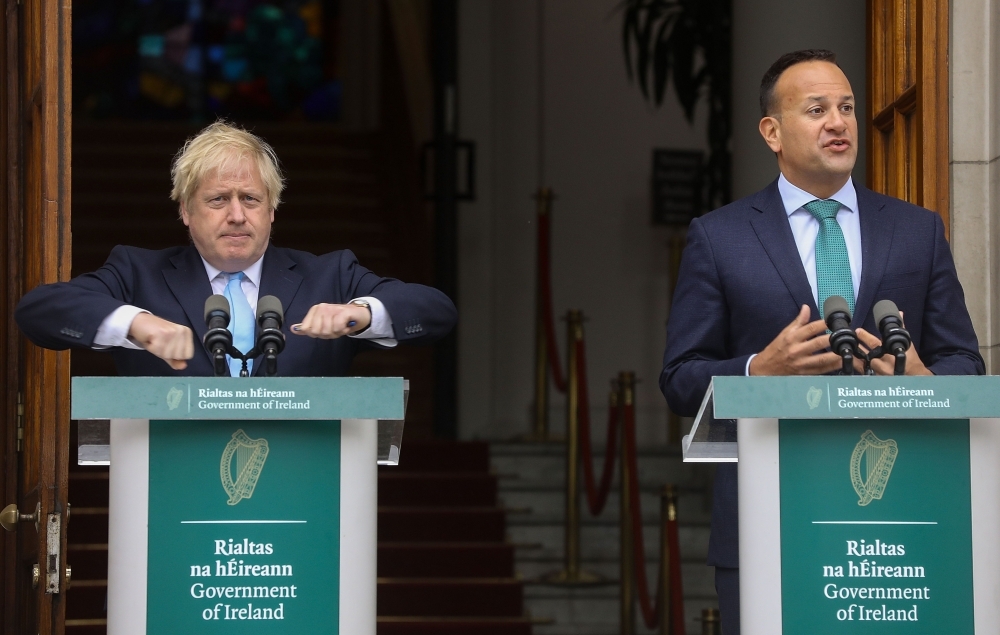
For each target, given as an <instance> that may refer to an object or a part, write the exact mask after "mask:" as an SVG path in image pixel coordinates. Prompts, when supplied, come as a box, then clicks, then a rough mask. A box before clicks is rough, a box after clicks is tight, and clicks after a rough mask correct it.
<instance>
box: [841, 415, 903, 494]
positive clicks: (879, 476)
mask: <svg viewBox="0 0 1000 635" xmlns="http://www.w3.org/2000/svg"><path fill="white" fill-rule="evenodd" d="M898 454H899V448H897V447H896V442H895V441H894V440H892V439H886V440H885V441H883V440H882V439H879V438H878V437H877V436H875V433H873V432H872V431H871V430H865V433H864V434H862V435H861V440H860V441H858V444H857V445H856V446H854V453H853V454H851V484H853V485H854V491H855V492H857V493H858V505H861V506H862V507H864V506H865V505H867V504H869V503H870V502H872V501H873V500H876V499H878V500H881V499H882V494H883V493H884V492H885V486H886V484H887V483H888V482H889V475H890V474H892V466H893V464H894V463H895V462H896V456H897V455H898Z"/></svg>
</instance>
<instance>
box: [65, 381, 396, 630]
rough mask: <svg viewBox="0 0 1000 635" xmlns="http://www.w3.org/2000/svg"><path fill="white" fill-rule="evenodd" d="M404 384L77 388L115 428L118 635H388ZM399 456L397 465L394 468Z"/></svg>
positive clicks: (78, 415) (112, 572)
mask: <svg viewBox="0 0 1000 635" xmlns="http://www.w3.org/2000/svg"><path fill="white" fill-rule="evenodd" d="M404 400H405V396H404V381H403V380H402V379H400V378H228V377H227V378H183V379H181V378H170V377H149V378H82V377H78V378H74V380H73V403H72V416H73V418H75V419H99V418H101V419H110V420H111V424H110V465H111V474H110V506H109V537H108V633H109V635H138V634H141V633H147V634H148V635H175V634H176V633H189V634H192V635H201V634H205V635H215V634H224V633H225V634H229V633H267V634H269V635H271V634H275V635H280V634H282V633H288V634H291V633H296V634H297V633H329V634H336V633H344V634H348V633H349V634H350V635H356V634H357V635H374V634H375V624H376V621H375V596H376V580H375V564H376V553H377V552H376V534H377V513H376V497H377V471H376V459H377V457H378V456H379V454H380V451H379V448H378V446H379V442H380V441H381V440H382V439H381V438H380V437H382V436H386V435H381V434H380V432H379V429H378V428H379V425H378V424H379V420H382V421H384V422H386V423H393V422H395V424H399V425H390V426H389V428H390V429H391V430H393V431H394V432H391V433H390V434H388V436H386V438H387V439H388V440H390V441H392V443H394V445H391V446H390V447H389V448H388V449H387V450H386V454H387V456H389V457H397V458H398V456H399V443H400V440H399V435H400V434H401V420H402V419H403V413H404V408H405V403H404ZM393 460H395V459H392V460H390V461H389V462H390V463H391V462H392V461H393Z"/></svg>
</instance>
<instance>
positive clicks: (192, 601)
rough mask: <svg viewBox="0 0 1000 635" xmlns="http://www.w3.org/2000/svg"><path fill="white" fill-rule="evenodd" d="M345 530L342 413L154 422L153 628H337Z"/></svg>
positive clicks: (149, 613)
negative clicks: (329, 418)
mask: <svg viewBox="0 0 1000 635" xmlns="http://www.w3.org/2000/svg"><path fill="white" fill-rule="evenodd" d="M339 530H340V422H339V421H336V422H323V423H320V422H313V421H288V422H282V424H281V425H273V424H270V423H264V424H262V423H259V422H254V421H238V420H237V421H151V422H150V424H149V544H150V545H155V546H156V548H155V549H150V550H149V556H148V561H147V562H148V564H147V574H146V575H147V581H148V582H147V585H148V586H147V597H148V601H147V602H148V603H147V608H146V632H147V633H148V634H149V635H160V634H162V635H175V634H176V633H232V632H240V633H303V632H310V631H312V630H313V628H314V626H315V625H316V624H325V625H336V624H337V622H338V615H339V610H338V598H339V591H338V584H339V574H340V566H339V556H340V548H339V545H340V540H339ZM325 632H329V633H335V632H337V631H336V629H335V628H333V629H330V630H327V631H325Z"/></svg>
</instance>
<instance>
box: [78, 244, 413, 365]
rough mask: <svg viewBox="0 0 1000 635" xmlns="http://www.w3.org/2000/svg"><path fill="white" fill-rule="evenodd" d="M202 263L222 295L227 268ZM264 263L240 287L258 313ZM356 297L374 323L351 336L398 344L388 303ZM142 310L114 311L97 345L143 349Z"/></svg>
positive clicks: (257, 264) (99, 333) (214, 288)
mask: <svg viewBox="0 0 1000 635" xmlns="http://www.w3.org/2000/svg"><path fill="white" fill-rule="evenodd" d="M201 262H202V263H203V264H204V265H205V273H206V275H207V276H208V280H209V282H210V283H211V285H212V293H216V294H219V295H222V294H223V291H224V290H225V288H226V285H227V284H228V283H229V276H228V275H227V274H226V273H225V272H224V271H220V270H219V269H216V268H215V267H213V266H212V265H210V264H208V261H206V260H205V259H204V258H202V259H201ZM263 262H264V257H263V256H261V257H260V259H259V260H257V262H255V263H253V264H252V265H250V266H249V267H247V268H246V269H244V270H243V280H242V281H241V282H240V288H242V289H243V293H244V295H246V297H247V302H248V303H250V310H252V311H253V312H254V313H256V312H257V296H258V295H259V294H260V272H261V268H262V264H263ZM355 299H356V300H364V301H365V302H367V303H368V306H370V307H371V311H372V322H371V325H370V326H369V327H368V328H367V329H366V330H365V331H364V332H363V333H359V334H357V335H348V337H354V338H358V339H367V340H374V341H375V343H377V344H380V345H382V346H385V347H387V348H392V347H393V346H395V345H396V343H397V342H396V340H395V338H394V337H393V336H394V335H395V334H394V333H393V330H392V317H391V316H390V315H389V312H388V311H386V310H385V305H384V304H382V302H381V301H380V300H379V299H378V298H372V297H369V296H364V297H361V298H355ZM352 302H353V300H352ZM140 313H149V311H146V310H145V309H140V308H139V307H135V306H131V305H128V304H126V305H124V306H120V307H118V308H117V309H115V310H114V311H112V312H111V314H110V315H108V317H106V318H104V321H103V322H101V325H100V326H99V327H98V328H97V334H96V335H95V336H94V348H110V347H112V346H121V347H122V348H132V349H141V348H142V347H141V346H139V345H137V344H136V343H135V342H133V341H132V340H130V339H129V338H128V332H129V329H131V328H132V320H134V319H135V316H137V315H139V314H140Z"/></svg>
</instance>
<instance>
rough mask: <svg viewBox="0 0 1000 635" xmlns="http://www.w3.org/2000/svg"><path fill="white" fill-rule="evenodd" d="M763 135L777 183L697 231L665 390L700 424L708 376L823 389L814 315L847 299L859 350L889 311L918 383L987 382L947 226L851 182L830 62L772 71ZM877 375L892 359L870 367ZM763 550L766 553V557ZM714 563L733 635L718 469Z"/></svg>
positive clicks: (734, 569) (734, 526)
mask: <svg viewBox="0 0 1000 635" xmlns="http://www.w3.org/2000/svg"><path fill="white" fill-rule="evenodd" d="M760 95H761V96H760V105H761V111H762V118H761V121H760V133H761V136H763V138H764V141H765V143H767V145H768V147H770V148H771V150H772V151H773V152H774V154H775V156H776V158H777V161H778V168H779V170H780V172H781V173H780V175H779V176H778V178H777V179H776V180H775V181H774V182H772V183H771V184H770V185H769V186H767V187H766V188H764V189H763V190H761V191H760V192H757V193H756V194H753V195H751V196H748V197H747V198H744V199H742V200H739V201H736V202H734V203H731V204H729V205H726V206H725V207H722V208H720V209H718V210H715V211H714V212H711V213H710V214H707V215H705V216H703V217H701V218H697V219H695V220H693V221H692V222H691V226H690V228H689V230H688V244H687V248H686V249H685V251H684V256H683V260H682V263H681V270H680V275H679V278H678V283H677V289H676V292H675V293H674V299H673V304H672V310H671V313H670V322H669V325H668V327H667V347H666V352H665V354H664V360H663V372H662V374H661V375H660V388H661V390H662V391H663V394H664V395H665V396H666V398H667V402H668V403H669V404H670V407H671V409H672V410H673V411H674V412H676V413H678V414H680V415H687V416H693V415H694V414H696V412H697V410H698V407H699V405H700V403H701V400H702V397H703V395H704V394H705V391H706V390H707V389H708V386H709V383H710V381H711V379H712V377H713V376H719V375H819V374H823V373H830V372H833V371H836V370H837V369H838V368H839V367H840V365H841V359H840V357H839V356H837V355H836V354H835V353H833V352H831V351H830V350H829V346H830V338H829V336H828V334H827V330H826V324H825V323H824V322H823V320H822V319H821V313H820V309H819V307H822V306H823V303H824V301H825V300H826V298H828V297H830V296H833V295H838V296H842V297H843V298H844V299H845V300H847V303H848V306H849V308H850V309H851V312H852V314H853V320H852V323H851V326H852V328H856V329H857V332H858V336H859V338H860V339H861V341H862V343H863V344H864V345H866V346H867V347H869V348H874V347H875V346H877V345H878V344H879V340H878V338H877V337H876V336H874V335H872V333H877V332H878V329H877V327H876V325H875V322H874V317H873V316H872V314H871V311H872V306H873V305H874V303H875V302H876V301H879V300H884V299H888V300H892V301H894V302H895V303H896V305H897V306H898V307H899V308H900V309H901V311H902V312H903V314H904V319H905V321H906V326H907V329H908V330H909V331H910V334H911V335H912V337H913V347H912V348H911V349H910V350H909V351H908V353H907V363H906V372H907V374H911V375H918V374H919V375H928V374H944V375H976V374H983V373H984V370H985V369H984V363H983V359H982V357H981V356H980V355H979V345H978V341H977V339H976V334H975V331H974V330H973V327H972V320H971V319H970V318H969V313H968V310H967V309H966V307H965V297H964V295H963V292H962V285H961V283H959V281H958V276H957V274H956V272H955V265H954V262H953V260H952V257H951V251H950V249H949V247H948V243H947V241H946V240H945V237H944V224H943V223H942V222H941V217H940V216H938V215H937V214H935V213H933V212H931V211H929V210H926V209H923V208H921V207H917V206H916V205H911V204H909V203H905V202H903V201H900V200H897V199H894V198H890V197H888V196H883V195H881V194H876V193H875V192H872V191H870V190H868V189H866V188H864V187H862V186H860V185H856V184H855V183H853V181H852V180H851V171H852V170H853V168H854V164H855V161H856V160H857V153H858V150H857V142H858V122H857V119H856V117H855V104H854V93H853V91H852V90H851V85H850V82H849V81H848V80H847V77H846V76H845V75H844V73H843V71H841V69H840V67H839V66H837V64H836V57H835V56H834V54H833V53H831V52H830V51H823V50H806V51H796V52H794V53H789V54H787V55H784V56H782V57H781V58H780V59H778V60H777V61H776V62H775V63H774V64H773V65H772V66H771V68H770V69H769V70H768V71H767V73H766V74H765V75H764V78H763V81H762V82H761V93H760ZM872 367H873V369H874V370H875V371H876V372H877V373H879V374H889V375H891V374H892V372H893V367H892V362H891V361H882V360H876V361H875V362H873V364H872ZM761 548H765V547H763V546H762V547H761ZM708 564H709V565H712V566H714V567H715V584H716V590H717V591H718V593H719V605H720V609H721V611H722V627H723V633H724V635H738V633H739V631H740V621H739V620H740V617H739V616H740V608H739V542H738V517H737V479H736V466H735V465H733V464H730V463H726V464H722V465H720V466H719V468H718V471H717V475H716V480H715V493H714V502H713V510H712V535H711V539H710V542H709V555H708Z"/></svg>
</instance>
